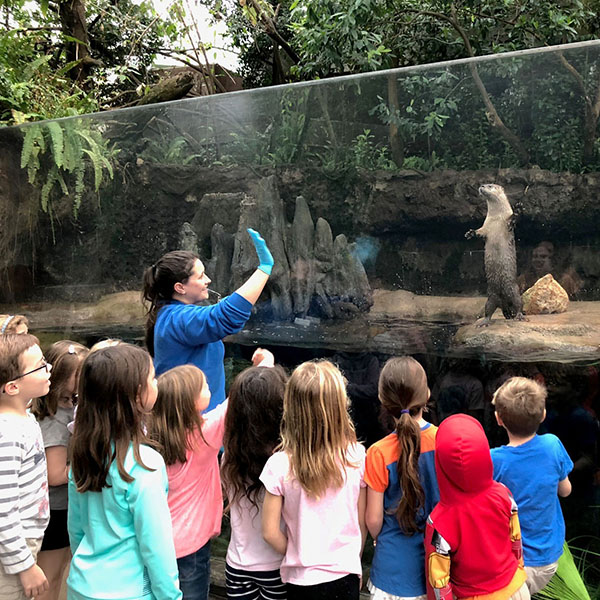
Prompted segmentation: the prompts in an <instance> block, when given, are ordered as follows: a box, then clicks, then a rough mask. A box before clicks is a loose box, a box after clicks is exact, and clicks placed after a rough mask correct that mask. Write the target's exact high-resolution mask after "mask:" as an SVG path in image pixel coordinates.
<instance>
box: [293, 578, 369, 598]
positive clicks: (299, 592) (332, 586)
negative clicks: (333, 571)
mask: <svg viewBox="0 0 600 600" xmlns="http://www.w3.org/2000/svg"><path fill="white" fill-rule="evenodd" d="M358 584H359V578H358V575H354V574H351V575H346V577H342V578H341V579H336V580H335V581H327V582H325V583H318V584H317V585H294V584H292V583H288V584H287V600H358V598H359V594H360V589H359V587H358Z"/></svg>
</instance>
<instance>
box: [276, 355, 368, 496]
mask: <svg viewBox="0 0 600 600" xmlns="http://www.w3.org/2000/svg"><path fill="white" fill-rule="evenodd" d="M355 441H356V434H355V432H354V426H353V425H352V421H351V420H350V415H349V414H348V397H347V395H346V382H345V380H344V377H343V376H342V374H341V373H340V371H339V369H338V368H337V367H336V366H334V365H333V364H332V363H330V362H329V361H325V360H324V361H315V362H305V363H302V364H301V365H300V366H298V367H297V368H296V369H295V370H294V372H293V373H292V375H291V377H290V379H289V381H288V383H287V386H286V389H285V395H284V400H283V420H282V424H281V447H282V449H283V450H284V451H286V452H287V453H288V455H289V456H290V461H291V464H292V469H293V472H294V475H295V476H296V478H297V479H298V481H299V482H300V484H301V485H302V487H303V488H304V490H305V491H306V492H307V493H308V494H309V495H312V496H316V497H318V496H320V495H321V494H322V493H324V492H325V491H326V490H327V488H329V487H336V488H337V487H340V486H341V485H343V482H344V476H343V473H342V471H341V470H340V465H341V466H342V467H344V468H345V467H350V466H354V465H350V464H349V463H348V461H347V459H346V451H347V448H348V445H349V444H350V443H352V442H355Z"/></svg>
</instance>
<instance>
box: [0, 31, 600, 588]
mask: <svg viewBox="0 0 600 600" xmlns="http://www.w3.org/2000/svg"><path fill="white" fill-rule="evenodd" d="M599 69H600V42H590V43H584V44H577V45H571V46H561V47H555V48H545V49H538V50H532V51H526V52H517V53H509V54H505V55H495V56H488V57H484V58H480V59H473V60H462V61H454V62H450V63H439V64H433V65H424V66H420V67H414V68H407V69H399V70H392V71H384V72H378V73H370V74H364V75H357V76H350V77H341V78H335V79H329V80H323V81H315V82H310V83H302V84H295V85H287V86H279V87H273V88H266V89H258V90H251V91H244V92H237V93H231V94H223V95H217V96H210V97H202V98H197V99H189V100H182V101H177V102H171V103H166V104H159V105H151V106H144V107H139V108H135V107H134V108H129V109H123V110H115V111H112V112H106V113H102V114H94V115H88V116H84V117H76V118H68V119H63V120H58V121H50V122H41V123H35V124H29V125H25V126H21V127H13V128H7V129H4V130H0V149H1V152H0V197H1V201H2V210H3V213H4V222H5V227H4V228H3V232H2V237H1V244H2V251H1V252H0V257H1V259H0V261H1V264H0V276H1V277H2V285H1V286H0V294H1V296H2V302H3V307H1V309H2V312H4V313H10V314H14V313H24V314H26V315H27V316H28V318H29V320H30V322H31V329H32V331H33V332H35V333H36V334H39V335H40V336H41V338H42V340H43V341H45V342H51V341H53V340H56V339H62V338H65V337H69V338H73V339H77V340H80V341H83V342H85V343H88V344H89V343H92V342H94V341H96V340H97V339H99V338H103V337H108V336H110V337H121V338H124V339H127V340H137V341H140V340H141V339H142V337H143V321H144V319H143V311H142V309H141V305H140V301H139V290H140V286H141V275H142V271H143V269H144V268H145V267H147V266H148V265H150V264H152V263H154V262H155V261H156V260H157V259H158V258H159V257H160V256H161V255H162V254H164V253H165V252H167V251H169V250H174V249H191V250H194V251H197V252H199V254H200V256H201V258H202V260H203V261H204V263H205V266H206V270H207V273H208V275H209V276H210V277H211V279H212V284H211V288H212V289H213V290H214V291H215V292H218V293H219V294H221V295H226V294H228V293H230V292H231V291H232V290H234V289H236V287H237V286H238V285H239V284H240V283H241V282H242V281H244V279H245V278H246V277H247V276H248V275H249V273H251V272H252V270H253V269H254V268H255V266H256V262H254V255H253V250H252V246H251V242H250V239H249V238H248V236H247V234H246V232H245V230H246V227H253V228H255V229H257V230H258V231H260V233H261V234H262V235H263V236H264V238H265V239H266V241H267V243H268V245H269V247H270V249H271V251H272V252H273V255H274V258H275V268H274V270H273V274H272V277H271V279H270V282H269V283H268V285H267V289H266V291H265V292H264V294H263V296H262V297H261V299H260V301H259V302H258V303H257V306H256V309H255V311H254V314H253V316H252V318H251V320H250V322H249V323H248V325H247V326H246V327H245V329H244V330H243V331H242V332H241V333H239V334H237V335H235V336H232V337H231V338H228V340H227V342H228V344H227V357H228V358H227V361H228V362H227V364H228V366H229V367H230V369H229V370H230V372H236V371H237V370H238V369H239V368H240V366H243V365H246V364H248V363H247V360H248V358H249V356H250V355H251V352H252V349H253V347H254V346H255V345H257V344H259V345H262V346H267V347H269V348H271V349H272V350H273V351H274V353H275V355H276V357H277V359H278V360H280V361H281V362H283V363H284V364H286V365H287V366H289V367H293V366H294V365H295V364H297V363H298V362H300V361H302V360H304V359H307V358H312V357H318V356H334V358H335V360H336V361H338V363H339V364H340V365H341V366H342V367H343V369H344V371H345V374H346V376H347V378H348V379H349V381H350V382H352V383H354V384H355V385H354V386H353V389H359V388H360V389H361V390H362V392H364V393H362V392H361V393H356V394H355V395H354V396H353V393H351V394H350V396H351V401H352V408H353V415H354V417H355V419H356V420H357V429H358V430H359V433H360V434H361V436H362V437H363V439H366V440H367V442H368V443H370V442H372V441H374V440H375V439H377V437H378V436H380V435H381V434H382V432H384V431H385V426H383V425H381V424H380V423H379V421H378V419H377V410H378V409H377V407H378V403H377V393H376V379H377V369H378V366H379V365H380V364H382V363H383V362H384V361H385V359H386V358H387V357H389V356H391V355H400V354H411V355H414V356H416V357H417V358H418V360H420V361H421V362H422V364H423V365H424V367H425V368H426V370H427V374H428V378H429V382H430V387H431V390H432V404H433V407H434V408H435V410H434V411H433V412H432V413H431V414H432V415H433V416H432V417H431V418H432V419H433V420H439V419H440V418H441V417H443V416H444V415H445V414H448V413H449V412H452V411H456V410H460V411H462V412H465V411H467V412H470V413H471V414H473V415H474V416H476V417H477V418H478V419H480V420H481V422H482V423H483V424H484V427H485V429H486V432H487V434H488V437H489V439H490V443H491V445H498V444H501V443H505V441H506V438H505V437H504V433H503V430H502V429H500V428H499V427H498V426H497V425H496V423H495V419H494V413H493V407H492V405H491V395H492V393H493V391H494V390H495V389H496V388H497V386H498V384H499V383H500V382H502V381H504V380H505V379H506V378H507V377H508V376H510V375H515V374H520V375H525V376H529V377H535V378H536V379H538V380H540V381H543V382H545V384H546V386H547V387H548V404H547V410H548V418H547V419H546V421H545V423H544V424H543V425H542V429H543V430H544V431H551V432H553V433H556V434H557V435H558V436H559V437H560V438H561V439H562V441H563V443H564V445H565V446H566V448H567V450H568V451H569V453H570V455H571V457H572V459H573V461H574V462H575V464H576V470H575V472H574V473H573V474H572V480H573V483H574V491H573V494H572V496H571V497H569V498H567V499H565V500H564V502H563V509H564V511H565V514H566V516H567V522H568V523H567V529H568V532H567V536H568V537H571V538H572V537H575V536H577V535H583V534H585V535H589V534H590V533H594V534H595V535H600V533H599V523H600V509H599V508H598V507H599V506H600V474H599V463H598V411H600V391H599V389H600V387H599V379H600V375H599V358H600V229H599V226H598V225H599V223H600V205H599V204H598V198H600V153H599V150H600V148H599V142H598V123H597V121H598V110H597V107H595V105H594V99H595V98H597V97H599V88H598V86H599V83H598V82H599V81H600V77H599V75H600V73H599ZM485 184H496V185H497V186H499V187H497V188H486V189H488V190H491V191H489V193H488V194H487V198H488V199H487V200H486V191H485V189H484V190H481V191H479V189H480V187H481V186H483V185H485ZM503 194H505V195H506V198H507V199H508V204H506V203H505V202H506V201H505V200H503V197H502V196H503ZM488 201H489V203H490V212H489V213H488V208H487V206H488V204H487V203H488ZM503 203H504V204H503ZM508 206H512V211H513V212H514V215H513V216H512V217H510V215H508V213H507V212H506V211H507V207H508ZM502 207H503V208H502ZM509 212H510V211H509ZM486 214H488V215H490V218H491V217H493V216H494V215H496V217H495V218H494V219H491V221H493V223H492V222H490V226H489V227H488V229H487V237H486V238H485V239H484V238H482V237H479V236H474V237H473V238H472V239H467V237H465V234H466V233H467V232H468V231H469V230H472V229H478V228H480V227H481V226H482V225H483V223H484V220H485V219H486ZM498 215H500V216H498ZM513 233H514V238H515V245H516V274H515V273H514V272H513V269H512V267H511V261H514V260H515V259H514V251H513V250H512V249H511V244H510V239H511V236H512V235H513ZM486 245H488V246H489V253H488V254H489V256H488V266H487V267H486V266H485V261H484V249H485V247H486ZM548 274H551V275H552V278H553V280H554V281H555V282H557V283H558V284H560V288H557V287H556V286H555V283H553V282H552V281H551V282H550V283H549V284H548V279H550V278H546V279H545V280H544V282H545V283H546V284H547V285H546V286H545V287H546V288H549V289H546V290H545V291H544V290H542V291H541V292H538V291H534V292H530V293H529V299H528V301H527V302H526V305H525V309H526V310H525V312H526V313H527V314H526V319H527V320H524V321H521V320H517V319H513V318H509V319H505V318H504V316H503V313H502V310H500V309H504V310H505V312H506V313H507V315H508V316H509V317H511V316H514V315H515V314H516V312H518V310H517V308H515V302H517V300H518V297H519V293H521V292H524V291H525V290H527V289H528V288H530V287H531V286H533V284H534V283H536V281H537V280H538V279H540V278H541V277H543V276H546V275H548ZM544 282H542V284H541V285H542V287H543V284H544ZM488 287H489V289H490V293H491V294H492V295H494V294H496V295H500V296H502V294H505V296H502V298H500V300H499V301H498V302H497V303H496V304H498V307H499V310H497V311H496V313H495V314H494V317H493V319H492V321H491V324H489V325H487V326H485V325H484V326H480V325H482V321H478V318H480V317H482V316H483V314H484V306H485V305H486V299H487V298H488ZM517 287H518V289H519V293H517V292H516V291H515V290H516V289H517ZM544 294H546V295H544ZM500 296H498V297H500ZM492 302H493V298H492ZM492 308H494V307H493V306H492ZM545 308H546V309H548V310H556V311H559V312H554V313H552V314H535V313H536V311H539V310H544V309H545ZM513 309H514V310H513ZM476 322H477V323H476ZM449 387H451V388H453V393H452V394H448V388H449ZM586 540H587V541H586ZM586 540H584V541H583V542H582V544H584V543H588V542H589V540H588V539H587V538H586ZM589 543H592V542H589ZM595 543H597V540H596V542H595ZM595 548H596V550H597V546H596V547H595ZM594 577H598V573H596V574H595V575H594Z"/></svg>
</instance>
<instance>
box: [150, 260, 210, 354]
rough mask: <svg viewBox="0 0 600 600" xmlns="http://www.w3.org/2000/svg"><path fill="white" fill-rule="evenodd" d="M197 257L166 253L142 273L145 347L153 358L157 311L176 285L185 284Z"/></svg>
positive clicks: (171, 294) (170, 296) (166, 300)
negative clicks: (145, 311)
mask: <svg viewBox="0 0 600 600" xmlns="http://www.w3.org/2000/svg"><path fill="white" fill-rule="evenodd" d="M197 260H200V259H199V257H198V255H197V254H195V253H194V252H189V251H188V250H175V251H173V252H167V254H165V255H164V256H162V257H161V258H159V259H158V260H157V261H156V262H155V263H154V264H153V265H152V266H150V267H148V268H147V269H146V270H145V271H144V276H143V279H142V302H143V303H144V305H145V306H146V307H147V313H146V347H147V348H148V352H150V354H151V355H152V356H154V325H156V317H157V316H158V311H159V310H160V309H161V308H162V307H163V306H164V305H165V304H166V303H167V302H169V300H171V298H172V297H173V293H174V291H175V290H174V289H173V288H174V286H175V284H176V283H179V282H181V283H185V282H186V280H187V278H188V277H189V276H190V275H191V274H192V271H193V270H194V265H195V264H196V261H197Z"/></svg>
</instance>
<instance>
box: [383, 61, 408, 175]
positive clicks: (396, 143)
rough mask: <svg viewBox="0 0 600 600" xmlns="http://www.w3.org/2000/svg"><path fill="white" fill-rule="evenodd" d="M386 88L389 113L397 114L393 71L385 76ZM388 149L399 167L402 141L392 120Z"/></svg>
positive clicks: (402, 157)
mask: <svg viewBox="0 0 600 600" xmlns="http://www.w3.org/2000/svg"><path fill="white" fill-rule="evenodd" d="M394 66H398V65H397V64H396V65H394ZM387 88H388V104H389V110H390V114H393V115H397V114H398V111H399V110H400V102H399V100H398V78H397V76H396V75H395V74H394V73H390V74H389V75H388V77H387ZM390 150H391V151H392V160H393V161H394V164H395V165H396V166H397V167H398V168H401V167H402V163H403V162H404V143H403V140H402V138H401V136H400V132H399V130H398V125H397V124H396V123H394V122H393V121H391V122H390Z"/></svg>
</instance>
